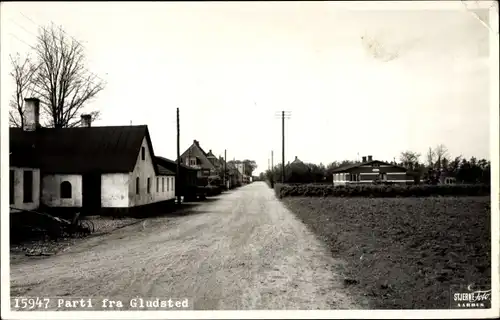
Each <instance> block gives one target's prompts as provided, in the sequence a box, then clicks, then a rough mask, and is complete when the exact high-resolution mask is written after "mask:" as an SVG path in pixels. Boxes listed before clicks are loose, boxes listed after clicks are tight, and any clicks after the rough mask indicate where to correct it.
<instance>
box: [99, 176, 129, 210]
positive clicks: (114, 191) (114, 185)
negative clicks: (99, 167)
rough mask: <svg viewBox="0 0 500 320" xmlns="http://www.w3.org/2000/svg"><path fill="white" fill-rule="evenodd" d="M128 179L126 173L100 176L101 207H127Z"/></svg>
mask: <svg viewBox="0 0 500 320" xmlns="http://www.w3.org/2000/svg"><path fill="white" fill-rule="evenodd" d="M129 179H130V176H129V174H128V173H106V174H103V175H101V207H103V208H126V207H128V206H129V185H130V181H129Z"/></svg>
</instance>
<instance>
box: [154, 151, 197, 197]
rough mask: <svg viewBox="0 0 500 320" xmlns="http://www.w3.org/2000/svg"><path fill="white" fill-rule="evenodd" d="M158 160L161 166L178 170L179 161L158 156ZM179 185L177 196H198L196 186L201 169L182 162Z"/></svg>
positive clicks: (174, 170)
mask: <svg viewBox="0 0 500 320" xmlns="http://www.w3.org/2000/svg"><path fill="white" fill-rule="evenodd" d="M156 162H157V163H158V165H159V166H160V167H163V168H165V169H167V170H169V171H171V172H174V173H175V172H176V171H177V162H175V161H173V160H170V159H167V158H164V157H156ZM179 171H180V172H179V173H180V177H179V185H178V188H177V189H176V194H175V196H183V197H185V198H189V197H195V196H196V190H195V189H196V186H197V185H198V184H197V183H198V181H197V178H198V171H199V169H194V168H190V167H188V166H186V165H184V164H182V163H181V165H180V170H179Z"/></svg>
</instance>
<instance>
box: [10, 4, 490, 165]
mask: <svg viewBox="0 0 500 320" xmlns="http://www.w3.org/2000/svg"><path fill="white" fill-rule="evenodd" d="M432 4H433V3H432V2H430V1H429V2H426V6H427V7H426V8H427V10H422V7H420V9H417V10H416V9H415V8H411V7H410V5H409V2H407V3H406V4H404V5H403V6H399V7H398V8H394V6H392V7H391V8H390V9H389V7H383V6H384V5H383V4H378V5H379V6H378V7H373V6H371V7H368V4H367V3H366V2H362V3H355V2H350V3H334V2H289V3H283V2H253V3H252V2H235V3H231V2H205V3H202V2H197V3H196V2H184V3H183V2H126V3H115V2H92V3H90V2H87V3H86V2H61V3H55V2H54V3H52V2H36V3H35V2H32V3H30V2H3V3H2V4H1V31H0V32H1V47H2V50H1V51H2V52H1V59H2V60H1V65H2V68H1V105H2V108H5V106H8V103H9V97H10V95H11V93H12V92H13V91H14V83H13V81H12V80H11V79H10V78H9V75H8V73H9V72H10V71H11V70H10V68H9V67H7V66H9V60H8V54H15V53H20V54H21V55H22V56H23V55H26V54H27V53H29V52H30V51H31V50H32V49H31V48H30V47H29V45H34V44H35V41H36V35H37V29H38V27H39V26H46V25H50V24H52V23H54V24H55V25H58V26H62V27H63V29H64V31H65V32H66V33H67V34H69V35H70V36H72V37H74V38H75V39H77V40H78V41H79V42H80V43H82V44H83V45H84V48H85V53H86V58H87V59H86V68H87V69H88V70H90V71H91V72H92V73H95V74H96V75H98V76H99V77H100V78H102V79H104V80H105V81H106V83H107V85H106V87H105V89H104V90H103V91H102V92H101V93H99V95H98V96H97V97H96V98H95V99H94V100H93V101H91V102H89V103H88V104H87V107H86V110H88V111H91V110H100V111H101V118H100V120H98V121H96V122H95V123H94V124H93V125H95V126H104V125H129V124H130V123H132V124H133V125H139V124H147V125H148V128H149V131H150V134H151V138H152V141H153V148H154V152H155V154H156V155H160V156H164V157H167V158H170V159H175V158H176V148H177V145H176V108H179V110H180V132H181V133H180V142H181V153H183V152H184V151H185V150H186V149H187V148H188V147H189V146H190V145H191V143H192V142H193V140H194V139H196V140H198V141H199V142H200V145H201V146H202V148H204V149H205V151H207V152H208V150H212V152H213V153H214V154H215V155H221V156H223V155H224V150H226V152H227V158H228V160H229V159H240V160H243V159H251V160H255V161H256V163H257V165H258V168H257V169H256V173H257V174H258V173H259V172H261V171H264V170H266V169H267V168H268V164H269V159H270V157H271V150H272V151H273V152H274V159H273V160H274V164H277V163H279V162H280V161H281V144H282V142H281V130H282V128H281V119H280V118H279V116H277V114H278V113H280V112H281V111H282V110H285V111H287V113H289V114H290V117H289V119H286V121H285V162H288V161H293V160H294V158H295V156H297V157H298V158H299V159H301V160H302V161H305V162H313V163H320V162H321V163H324V164H328V163H330V162H332V161H342V160H356V159H357V157H358V154H359V157H361V156H364V155H372V156H373V158H374V159H378V160H387V161H391V160H393V158H396V159H398V158H399V154H400V153H401V152H402V151H405V150H412V151H416V152H419V153H421V154H422V156H421V158H420V159H421V161H425V153H426V151H427V149H428V148H429V147H434V146H436V145H438V144H444V145H445V146H446V147H447V148H448V150H449V153H450V155H451V156H458V155H463V156H466V157H471V156H475V157H478V158H486V159H490V154H489V150H490V144H489V134H490V117H489V115H490V105H489V95H490V90H491V89H490V87H489V86H490V78H489V68H490V67H489V66H490V58H489V34H490V30H489V29H488V28H487V25H484V24H483V23H481V22H480V21H479V20H478V19H477V17H478V16H479V17H480V18H482V19H483V20H484V21H486V23H488V22H489V20H488V11H487V10H479V11H475V12H476V13H478V16H475V15H473V14H472V12H470V11H467V10H464V7H462V6H460V5H456V3H455V6H449V7H446V6H444V7H443V5H440V6H439V8H438V7H437V6H435V7H432ZM448 4H453V3H452V2H449V3H448ZM28 44H29V45H28ZM2 114H3V115H5V113H2ZM4 122H7V119H6V118H5V117H2V124H3V123H4Z"/></svg>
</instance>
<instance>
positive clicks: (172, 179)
mask: <svg viewBox="0 0 500 320" xmlns="http://www.w3.org/2000/svg"><path fill="white" fill-rule="evenodd" d="M171 181H172V191H174V190H175V185H174V182H175V178H171Z"/></svg>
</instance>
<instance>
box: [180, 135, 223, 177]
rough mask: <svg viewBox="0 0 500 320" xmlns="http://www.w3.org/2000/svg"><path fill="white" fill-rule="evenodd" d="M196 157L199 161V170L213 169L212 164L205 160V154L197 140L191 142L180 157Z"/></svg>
mask: <svg viewBox="0 0 500 320" xmlns="http://www.w3.org/2000/svg"><path fill="white" fill-rule="evenodd" d="M188 155H189V156H190V157H197V158H198V159H200V162H201V168H203V169H211V170H213V169H215V166H214V164H213V163H212V162H211V161H210V159H208V158H207V153H206V152H205V151H204V150H203V149H202V148H201V146H200V143H199V142H198V141H197V140H194V141H193V144H192V145H191V146H190V147H189V148H187V150H186V151H184V153H183V154H182V155H181V158H183V159H184V157H186V156H188Z"/></svg>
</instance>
